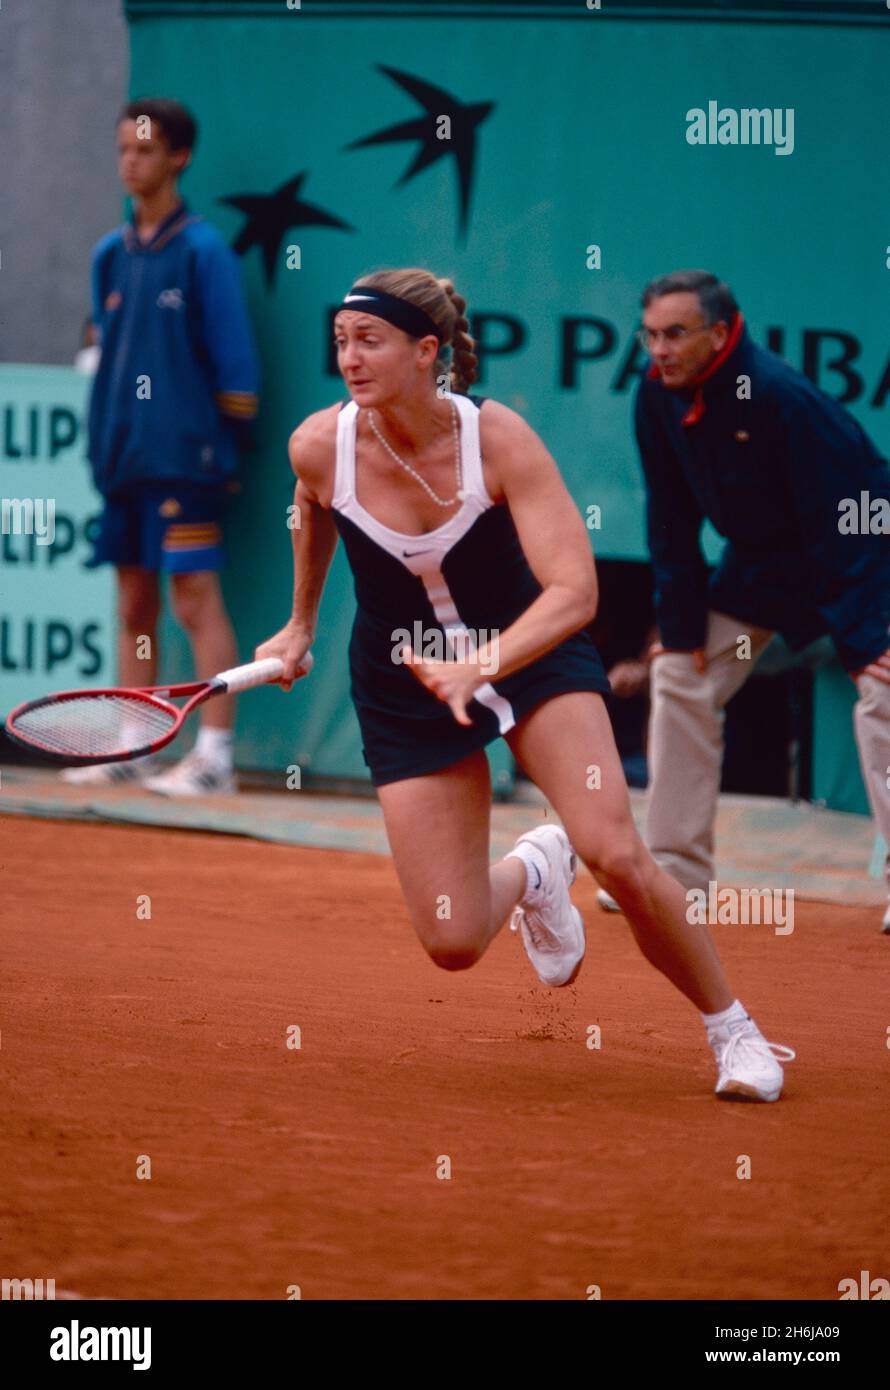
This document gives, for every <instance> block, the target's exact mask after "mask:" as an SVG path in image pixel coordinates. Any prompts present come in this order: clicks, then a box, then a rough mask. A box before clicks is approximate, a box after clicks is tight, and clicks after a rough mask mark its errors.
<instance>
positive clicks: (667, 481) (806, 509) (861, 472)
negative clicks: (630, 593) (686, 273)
mask: <svg viewBox="0 0 890 1390" xmlns="http://www.w3.org/2000/svg"><path fill="white" fill-rule="evenodd" d="M743 375H745V376H748V377H750V380H751V393H750V394H751V399H750V400H740V399H739V398H738V395H737V390H738V385H737V378H738V377H739V376H743ZM742 389H744V388H742ZM698 390H699V391H700V393H701V402H702V404H703V406H704V410H703V413H702V414H701V416H700V418H699V419H698V420H697V421H696V422H695V423H693V424H684V423H683V417H684V415H686V413H687V412H688V411H689V407H690V402H691V401H692V399H693V394H694V393H693V391H692V390H687V391H671V390H669V389H668V388H667V387H665V386H663V385H662V384H661V382H660V380H658V379H657V378H655V377H654V376H651V375H648V376H646V377H644V378H643V380H642V381H641V383H640V387H639V390H638V392H637V398H636V410H635V421H636V432H637V442H638V444H639V448H640V456H641V459H642V464H643V472H644V474H645V480H646V491H647V524H648V537H649V549H650V553H651V556H652V564H653V568H654V573H655V604H656V616H657V621H658V627H659V632H660V635H661V640H662V642H663V643H664V645H665V646H666V647H672V648H677V649H678V650H680V651H691V650H692V649H694V648H696V647H702V646H704V639H705V629H706V617H707V611H708V609H709V608H714V609H717V610H718V611H719V612H722V613H727V614H730V615H731V616H733V617H737V618H739V619H741V620H742V621H743V622H744V621H748V622H751V623H754V624H756V625H757V626H760V627H768V628H774V629H775V630H777V631H778V632H780V633H781V634H782V636H783V637H784V638H785V639H786V641H787V642H788V644H789V645H790V646H791V647H792V648H794V649H799V648H801V647H803V646H806V645H807V643H808V642H811V641H813V640H814V639H815V638H816V637H818V636H822V635H824V634H825V633H828V634H830V635H831V637H832V638H833V639H834V642H835V646H836V648H837V651H838V655H839V657H840V660H841V662H842V664H843V665H844V667H845V668H846V669H847V670H848V671H853V670H856V669H857V668H859V667H860V666H864V665H865V664H866V663H868V662H869V661H871V660H873V659H874V658H875V657H876V656H878V655H879V654H880V653H881V652H883V651H886V649H887V648H888V646H890V637H888V627H890V536H888V535H885V534H873V533H872V531H868V532H867V533H866V534H858V535H847V534H842V532H841V530H840V529H839V527H838V521H839V517H840V516H841V511H840V510H839V506H840V503H841V502H842V501H843V499H845V498H853V499H856V500H857V502H858V500H859V498H860V495H861V494H862V493H863V492H865V493H868V494H870V497H871V499H872V500H874V499H876V498H890V467H888V464H887V460H886V459H884V458H883V457H882V456H881V455H880V454H879V453H878V451H877V450H876V448H875V447H874V445H873V444H872V442H871V440H870V439H869V438H868V436H867V435H866V434H865V432H864V430H863V429H862V428H861V427H860V426H859V425H858V424H857V422H856V421H855V420H854V419H853V416H852V415H850V414H849V413H848V412H847V411H846V410H844V409H843V407H842V406H840V405H838V404H837V402H836V401H833V400H832V399H831V397H829V396H827V395H826V394H825V393H824V392H823V391H820V390H819V389H818V388H817V387H816V386H814V385H813V384H812V382H810V381H809V380H808V379H807V378H806V377H805V376H803V375H802V374H801V373H800V372H798V371H796V370H795V369H794V368H793V367H791V366H789V365H788V363H787V362H785V361H784V360H783V359H782V358H781V357H778V356H777V355H776V354H775V353H773V352H769V351H767V350H766V349H765V348H761V347H759V346H757V345H756V344H755V343H753V342H752V341H751V339H750V338H749V336H748V333H747V331H746V330H744V329H743V330H742V334H741V337H740V339H739V341H738V343H737V345H736V347H735V348H734V349H733V351H732V352H731V353H730V354H729V356H728V357H727V359H726V361H725V362H724V363H723V364H722V365H721V366H720V367H719V368H718V369H717V371H716V372H715V373H714V375H713V377H711V378H710V379H709V380H708V381H705V382H704V383H703V384H702V385H701V386H700V387H699V388H698ZM705 517H707V518H708V519H709V520H710V521H711V522H712V524H713V525H714V527H715V528H716V530H717V531H718V532H719V533H720V535H721V536H724V537H725V538H726V541H727V544H726V546H725V547H724V549H723V553H722V556H721V559H720V563H719V565H718V566H717V569H716V571H715V573H714V574H712V575H711V576H710V577H709V575H708V570H707V567H706V565H705V561H704V557H703V555H702V552H701V548H700V545H699V532H700V530H701V525H702V521H703V519H704V518H705Z"/></svg>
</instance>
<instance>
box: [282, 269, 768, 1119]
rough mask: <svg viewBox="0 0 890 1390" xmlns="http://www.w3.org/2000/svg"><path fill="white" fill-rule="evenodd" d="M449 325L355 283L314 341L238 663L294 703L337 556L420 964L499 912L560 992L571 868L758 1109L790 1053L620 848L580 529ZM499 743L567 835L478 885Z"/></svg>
mask: <svg viewBox="0 0 890 1390" xmlns="http://www.w3.org/2000/svg"><path fill="white" fill-rule="evenodd" d="M465 310H466V304H465V301H464V300H463V299H462V298H461V296H460V295H458V294H457V293H456V292H455V289H454V286H453V285H452V284H451V283H450V281H447V280H439V279H437V278H436V277H435V276H434V275H432V274H431V273H430V272H429V271H427V270H419V269H407V270H391V271H381V272H378V273H375V274H372V275H367V276H365V277H363V278H362V279H360V280H358V281H357V282H356V283H355V284H354V285H353V287H352V288H351V289H350V291H349V292H348V294H347V295H346V296H345V298H344V300H343V307H342V308H341V309H340V310H339V311H338V313H337V315H336V317H335V320H334V333H335V339H336V344H337V354H338V364H339V369H340V372H341V374H342V376H343V379H344V381H345V383H346V386H347V388H348V390H349V396H350V399H349V400H348V401H344V402H341V403H339V404H337V405H334V406H330V407H329V408H328V409H326V410H320V411H316V412H315V413H314V414H312V415H310V416H308V417H307V418H306V420H304V421H303V423H302V424H301V425H300V426H299V427H298V428H297V429H296V430H295V431H294V433H293V434H292V436H291V439H290V446H289V455H290V460H291V464H292V467H293V469H294V472H295V474H296V475H297V479H298V481H297V486H296V493H295V501H296V504H297V506H298V508H299V515H300V518H301V526H300V529H299V530H294V531H293V532H292V535H293V545H294V574H295V582H294V602H293V615H292V617H291V618H290V620H289V621H288V622H287V623H286V624H285V626H284V627H283V628H282V629H281V630H280V631H279V632H278V633H276V634H275V636H274V637H272V638H270V639H269V640H268V641H267V642H264V643H263V644H262V645H261V646H259V647H258V648H257V651H256V657H257V659H261V658H263V657H269V656H277V657H280V658H281V660H282V661H283V662H284V675H283V677H282V681H281V684H282V685H283V686H284V688H285V689H289V688H290V684H291V680H292V677H293V675H294V673H295V672H296V669H297V665H298V663H299V661H300V658H301V657H302V656H303V654H304V653H305V652H306V650H307V649H308V648H309V646H310V644H311V643H312V642H313V640H314V636H315V627H316V618H317V613H318V607H319V602H320V599H321V594H322V589H323V586H324V582H325V578H326V575H327V572H328V568H329V566H330V563H331V559H332V557H333V553H334V549H335V547H336V544H337V538H338V533H339V536H340V537H341V538H342V540H343V543H344V546H345V548H346V554H347V557H348V560H349V563H350V566H351V568H352V572H353V577H354V580H355V591H356V599H357V603H358V611H357V614H356V619H355V624H354V627H353V632H352V639H351V642H350V648H349V659H350V670H351V677H352V697H353V701H354V704H355V709H356V713H357V715H358V719H359V724H360V727H361V732H362V741H363V748H364V756H365V761H366V762H367V764H368V767H369V769H370V772H371V779H372V782H373V784H374V786H375V788H376V790H377V795H378V797H379V799H380V804H381V807H382V809H383V815H384V820H385V824H386V830H387V835H388V838H389V843H390V847H391V850H392V854H393V859H394V862H395V867H396V872H397V873H398V876H399V880H400V883H401V886H402V891H403V893H404V897H405V902H406V904H407V907H408V911H409V913H410V915H411V918H412V921H413V923H414V927H415V930H416V931H417V934H418V936H419V937H420V940H421V942H422V944H423V946H424V948H425V949H426V951H427V952H428V954H429V955H430V957H431V958H432V960H433V961H435V963H436V964H437V965H439V966H441V967H443V968H444V969H446V970H462V969H465V968H466V967H467V966H470V965H472V964H474V963H475V962H476V961H477V960H478V959H479V958H480V956H481V955H482V954H483V952H484V951H485V950H486V948H487V946H488V945H489V943H490V942H491V941H492V939H493V938H494V936H495V935H496V934H497V933H498V931H500V929H501V927H502V926H503V925H504V923H505V922H506V920H507V918H508V917H509V916H510V915H511V912H512V913H513V920H512V922H511V925H512V926H513V928H514V929H516V928H521V931H522V937H523V941H524V944H525V948H526V951H527V953H528V956H529V958H530V960H531V963H532V965H533V966H534V968H535V970H536V971H537V973H538V976H539V977H540V979H541V980H543V981H544V982H545V983H546V984H548V985H554V986H558V985H566V984H569V983H570V982H571V981H572V980H573V979H574V978H575V976H576V975H577V973H578V970H579V968H580V966H581V961H582V958H583V955H584V945H585V943H584V926H583V923H582V921H581V917H580V914H579V913H578V911H577V909H576V908H575V907H574V906H573V905H572V902H571V899H570V896H569V889H570V887H571V884H572V883H573V881H574V877H575V864H576V853H577V855H580V857H581V859H582V860H583V861H584V863H585V864H586V865H587V867H588V868H589V869H590V871H591V873H592V874H593V875H594V877H595V878H596V879H597V881H598V882H599V883H600V884H601V885H602V887H603V888H605V889H606V890H607V891H608V892H609V893H611V894H612V895H613V897H614V898H615V899H616V900H617V901H618V902H619V903H620V904H621V907H622V909H623V911H624V913H625V915H626V917H627V920H628V921H629V922H630V924H631V927H632V928H633V931H634V934H635V936H636V939H637V942H638V944H639V946H640V949H641V950H642V952H643V954H644V956H645V957H646V958H647V960H649V961H651V963H652V964H653V965H654V966H656V967H657V968H658V969H659V970H661V971H662V972H663V974H665V975H666V976H667V977H668V979H669V980H671V981H672V982H673V984H675V985H676V986H677V988H678V989H680V990H682V992H683V993H684V994H685V995H686V996H687V998H688V999H690V1000H691V1001H692V1003H693V1004H694V1005H695V1006H696V1008H698V1009H699V1010H701V1012H702V1014H703V1017H704V1022H705V1026H706V1029H707V1034H708V1038H709V1041H710V1043H711V1046H712V1048H713V1050H714V1053H715V1056H716V1058H717V1063H718V1078H717V1088H716V1089H717V1094H718V1095H721V1096H726V1097H736V1098H745V1099H751V1100H763V1101H774V1100H777V1099H778V1097H779V1094H780V1092H781V1088H782V1081H783V1072H782V1067H781V1066H780V1065H779V1061H778V1060H777V1056H778V1055H782V1059H783V1060H791V1058H793V1056H794V1054H793V1053H792V1052H790V1049H784V1048H777V1047H776V1046H775V1044H772V1043H768V1042H767V1041H766V1040H765V1038H764V1037H763V1036H762V1034H761V1033H760V1031H759V1030H758V1028H757V1027H756V1025H755V1024H754V1022H753V1021H752V1020H751V1018H749V1016H748V1015H747V1013H746V1012H745V1010H744V1008H743V1007H742V1005H741V1003H740V1002H739V1001H738V999H736V998H735V996H734V994H733V992H732V990H731V989H730V988H729V985H728V983H727V980H726V977H725V975H724V973H723V970H722V968H721V965H720V962H719V960H718V957H717V953H716V950H715V948H714V945H713V942H712V941H711V938H710V936H709V934H708V931H707V929H706V928H705V927H704V926H701V925H690V924H689V923H688V922H687V920H686V900H685V895H684V892H683V889H682V888H681V887H680V885H679V884H678V883H676V882H675V881H674V879H672V878H670V877H669V876H668V875H667V874H666V873H665V872H664V871H663V870H662V869H660V868H659V867H658V866H657V864H656V863H655V861H654V860H653V859H652V857H651V855H650V854H649V852H648V851H647V849H646V848H645V846H644V845H643V842H642V841H641V839H640V838H639V836H638V835H637V833H636V830H635V828H634V824H633V821H632V819H631V813H630V803H629V798H628V794H627V787H626V784H625V780H624V776H623V773H622V769H621V763H620V761H619V758H618V754H617V752H616V749H615V744H614V740H613V737H612V731H611V726H610V724H609V719H608V715H607V713H606V710H605V706H604V704H603V699H602V696H603V693H604V692H606V691H607V690H608V688H609V687H608V681H607V679H606V676H605V672H604V670H603V666H602V663H601V661H600V659H599V656H598V654H597V652H596V649H595V648H594V646H593V644H592V642H591V641H590V639H589V638H588V636H587V635H586V634H585V633H584V632H582V631H581V629H582V628H584V626H585V624H587V623H588V622H589V621H590V619H591V618H592V617H593V614H594V612H595V608H596V597H597V586H596V574H595V569H594V562H593V556H592V554H591V550H590V545H589V541H588V533H587V529H586V527H585V526H584V523H583V521H582V519H581V517H580V515H579V513H578V511H577V509H576V507H575V505H574V503H573V501H572V499H571V497H570V496H569V493H568V491H567V489H566V487H565V485H564V484H563V482H562V479H561V477H560V474H559V470H558V468H557V466H556V464H555V462H554V460H553V458H552V457H551V456H550V454H549V453H548V452H547V450H546V448H545V447H544V445H543V444H542V442H541V440H540V439H539V438H538V436H537V435H536V434H535V432H534V430H532V429H531V428H530V427H529V426H528V425H527V424H526V423H525V421H524V420H523V419H522V418H521V416H519V415H517V414H516V413H515V411H513V410H510V409H508V408H507V407H506V406H504V405H501V404H499V403H498V402H497V401H494V400H491V399H490V398H484V399H481V398H477V397H471V396H468V395H467V394H465V393H466V390H467V387H468V386H469V385H470V384H471V383H472V382H473V381H474V380H475V379H476V375H477V374H476V370H475V368H476V366H477V359H476V357H475V355H474V353H473V342H472V339H471V338H470V337H469V335H468V332H467V330H468V327H469V325H468V322H467V319H466V317H465ZM448 348H450V350H451V351H450V358H447V359H446V357H445V356H443V353H445V352H446V350H447V349H448ZM446 361H447V365H446ZM421 643H422V646H421ZM499 734H500V735H502V736H503V737H504V738H506V740H507V742H508V744H509V746H510V748H511V750H512V752H513V754H514V756H515V757H516V759H517V761H518V762H519V763H520V764H521V765H522V766H523V767H524V769H525V771H526V772H527V774H528V776H529V777H530V778H531V779H532V780H533V781H534V782H535V783H536V784H537V785H538V787H540V789H541V791H542V792H543V793H544V795H545V796H546V797H547V798H548V800H549V801H550V802H551V803H552V805H553V806H554V808H555V810H556V812H557V813H558V815H559V816H560V818H561V820H562V822H563V825H564V826H565V830H563V829H561V828H559V827H557V826H555V825H543V826H540V827H538V828H537V829H536V830H532V831H530V832H529V833H528V834H526V835H521V836H520V837H519V840H518V841H517V843H516V845H515V847H514V848H513V850H511V852H510V853H509V854H508V855H507V856H506V858H505V859H502V860H501V861H500V862H499V863H497V864H495V865H494V866H493V867H489V816H490V807H491V783H490V777H489V768H488V760H487V758H486V756H485V753H484V751H483V750H484V747H485V745H486V744H487V743H489V742H490V741H491V740H492V739H494V738H496V737H497V736H498V735H499ZM566 832H568V833H566Z"/></svg>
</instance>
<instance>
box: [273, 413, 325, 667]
mask: <svg viewBox="0 0 890 1390" xmlns="http://www.w3.org/2000/svg"><path fill="white" fill-rule="evenodd" d="M336 414H337V407H336V406H333V407H331V408H329V409H327V410H319V411H316V412H315V413H314V414H312V415H309V416H307V418H306V419H305V420H304V421H303V422H302V424H300V425H298V427H297V428H296V429H295V430H294V432H293V434H292V435H291V437H290V439H289V441H288V449H287V452H288V458H289V460H290V465H291V468H292V469H293V471H294V475H295V477H296V479H297V482H296V486H295V488H294V500H293V510H292V511H291V512H290V513H289V522H288V524H289V526H290V532H291V543H292V546H293V556H294V596H293V609H292V612H291V616H290V618H289V619H288V621H287V622H286V623H285V625H284V627H282V628H281V629H280V630H279V631H278V632H276V633H275V634H274V636H272V637H270V638H269V639H268V641H266V642H263V643H262V644H261V645H260V646H259V647H257V649H256V658H257V660H260V659H262V658H263V657H267V656H277V657H280V659H281V660H282V661H283V662H284V671H283V673H282V677H281V681H280V682H279V683H280V684H281V685H282V686H283V688H284V689H285V690H289V689H290V687H291V685H292V684H293V681H294V679H295V674H296V670H297V667H298V665H299V662H300V659H301V657H303V656H304V654H305V653H306V651H307V650H308V649H309V647H310V646H311V644H312V641H313V638H314V636H315V628H316V623H317V621H318V608H319V604H320V603H321V596H322V593H323V592H324V585H325V580H326V579H327V575H328V570H329V569H330V566H331V560H332V559H333V556H334V551H335V550H336V548H337V528H336V526H335V525H334V521H333V518H332V516H331V513H330V492H331V488H332V487H333V459H334V438H335V433H336Z"/></svg>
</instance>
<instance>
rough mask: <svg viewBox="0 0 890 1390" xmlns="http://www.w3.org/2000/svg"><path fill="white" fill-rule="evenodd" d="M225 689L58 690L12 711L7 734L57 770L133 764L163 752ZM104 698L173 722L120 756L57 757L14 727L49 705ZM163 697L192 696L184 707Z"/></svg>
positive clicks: (206, 685) (194, 684)
mask: <svg viewBox="0 0 890 1390" xmlns="http://www.w3.org/2000/svg"><path fill="white" fill-rule="evenodd" d="M226 688H227V687H226V684H225V681H221V680H219V679H217V678H216V677H214V679H213V680H210V681H190V682H189V684H187V685H145V686H138V687H135V688H133V689H124V688H123V687H121V686H103V687H101V688H100V689H98V690H88V691H85V690H59V691H56V692H55V694H53V695H42V696H41V697H40V699H39V700H25V701H24V703H23V704H20V705H16V707H15V709H14V710H11V711H10V713H9V714H8V715H7V716H6V732H7V734H8V736H9V737H10V738H11V739H12V740H13V742H14V743H17V744H19V746H20V747H22V748H28V749H30V750H31V751H33V752H37V753H40V754H41V755H42V756H43V757H44V758H47V759H49V760H51V761H52V762H54V763H58V764H59V765H60V766H65V767H91V766H93V765H98V764H100V763H126V762H132V761H133V759H134V758H145V757H147V756H148V755H149V754H150V753H157V752H159V751H160V749H161V748H166V746H167V744H168V743H172V741H173V739H174V738H175V737H176V735H177V734H178V733H179V731H180V729H181V728H182V726H183V724H184V723H185V720H186V718H187V716H188V715H190V714H191V712H192V710H194V709H197V707H198V705H201V704H203V703H204V701H205V700H209V699H210V697H211V695H224V694H225V692H226ZM103 695H105V696H113V695H118V696H120V695H125V696H126V697H127V699H128V700H137V701H139V700H141V701H143V702H144V703H145V704H147V705H152V706H153V707H154V708H155V709H160V710H163V711H164V712H165V713H166V714H172V715H173V716H174V721H173V723H172V724H171V725H170V728H169V729H168V730H167V732H166V733H165V734H160V735H159V736H158V737H157V738H156V739H152V741H151V742H150V743H146V744H143V745H142V747H140V748H134V749H126V750H124V751H123V752H119V753H57V752H53V750H52V749H50V748H46V747H45V746H44V744H42V743H39V742H38V741H37V740H36V739H33V738H30V737H29V736H28V734H26V733H24V732H23V731H19V730H18V729H16V727H15V721H16V719H17V718H18V717H19V716H20V715H23V714H26V713H27V712H28V711H29V710H32V709H46V707H47V706H49V705H56V704H63V703H64V702H65V701H66V700H82V699H83V698H84V697H85V696H88V697H89V698H90V699H100V698H101V697H102V696H103ZM164 695H167V696H173V697H177V696H183V695H191V696H192V699H191V700H189V701H188V702H187V703H186V704H184V705H173V704H171V703H170V700H169V699H166V700H165V699H163V698H162V697H163V696H164Z"/></svg>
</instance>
